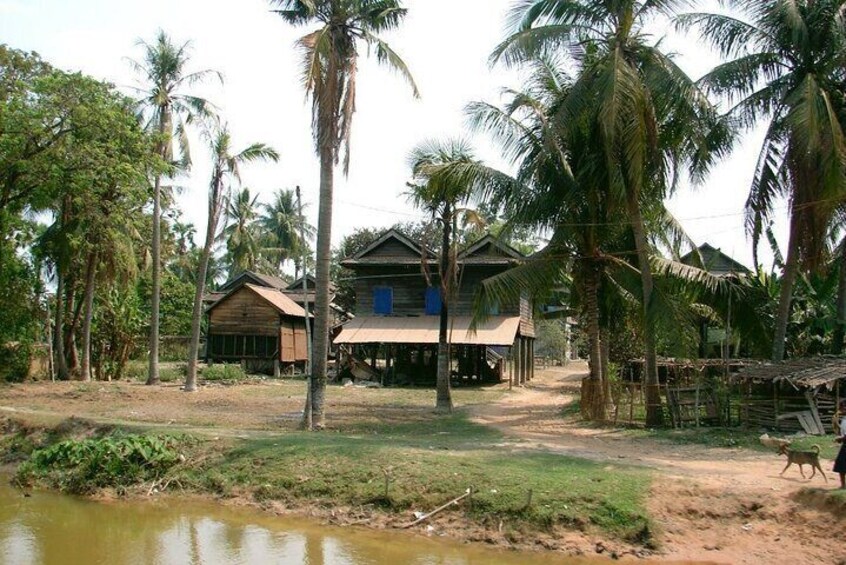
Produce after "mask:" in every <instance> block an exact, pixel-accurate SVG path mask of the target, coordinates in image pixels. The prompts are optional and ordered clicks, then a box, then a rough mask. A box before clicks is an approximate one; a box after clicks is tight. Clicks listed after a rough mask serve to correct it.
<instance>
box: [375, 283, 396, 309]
mask: <svg viewBox="0 0 846 565" xmlns="http://www.w3.org/2000/svg"><path fill="white" fill-rule="evenodd" d="M393 312H394V289H393V288H391V287H389V286H378V287H376V288H374V289H373V313H374V314H384V315H388V314H393Z"/></svg>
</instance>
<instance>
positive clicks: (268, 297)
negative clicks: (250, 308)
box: [207, 283, 306, 318]
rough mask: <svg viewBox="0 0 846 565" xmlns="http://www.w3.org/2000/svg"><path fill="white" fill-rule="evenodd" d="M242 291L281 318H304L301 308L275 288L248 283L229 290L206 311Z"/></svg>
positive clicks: (304, 314)
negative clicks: (271, 308) (264, 303)
mask: <svg viewBox="0 0 846 565" xmlns="http://www.w3.org/2000/svg"><path fill="white" fill-rule="evenodd" d="M242 291H247V292H252V293H253V294H255V295H256V296H258V297H259V298H261V299H262V300H263V301H264V302H266V303H267V304H269V305H270V306H272V307H273V308H275V309H276V311H277V312H279V313H280V314H282V315H283V316H291V317H293V318H305V316H306V313H305V310H304V309H303V307H302V306H300V305H299V304H297V303H296V302H294V301H293V300H291V299H290V298H288V297H287V296H285V294H283V293H282V292H281V291H279V290H277V289H275V288H267V287H263V286H257V285H254V284H249V283H248V284H244V285H241V286H236V287H235V288H234V289H232V290H230V291H229V292H228V293H227V294H226V296H224V297H223V298H221V299H220V300H218V301H217V302H215V303H214V304H212V305H211V306H209V307H208V309H207V311H211V310H214V309H215V308H217V307H218V306H220V305H221V304H223V303H224V302H226V301H227V300H229V298H231V297H232V296H234V295H235V294H237V293H239V292H242Z"/></svg>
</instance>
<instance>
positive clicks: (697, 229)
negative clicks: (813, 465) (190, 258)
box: [0, 0, 786, 266]
mask: <svg viewBox="0 0 846 565" xmlns="http://www.w3.org/2000/svg"><path fill="white" fill-rule="evenodd" d="M512 3H513V0H406V2H405V5H406V7H407V8H408V10H409V15H408V17H407V19H406V20H405V23H404V24H403V26H402V28H401V29H400V30H399V31H396V32H394V33H392V34H390V35H387V36H386V39H387V40H388V42H389V43H390V44H391V45H392V46H393V47H394V49H395V50H396V51H397V52H398V53H400V55H401V56H402V57H403V58H404V59H405V61H406V63H408V65H409V67H410V69H411V71H412V73H413V75H414V77H415V79H416V80H417V83H418V85H419V87H420V90H421V94H422V99H421V100H414V99H413V98H412V96H411V91H410V89H409V88H408V87H407V86H406V85H405V83H404V82H403V81H402V80H401V79H399V78H398V77H396V76H393V75H391V74H390V73H389V72H387V71H385V70H384V69H381V68H379V67H378V66H377V65H376V64H375V63H373V62H370V63H365V64H363V65H362V68H361V69H360V73H359V78H358V81H359V82H358V99H357V103H358V112H357V114H356V117H355V122H354V133H353V140H352V166H351V171H350V176H349V179H348V180H344V179H343V177H342V176H341V175H340V174H338V176H337V182H336V190H335V203H336V206H335V219H334V223H333V241H335V242H338V241H339V240H340V238H341V237H342V236H343V235H345V234H347V233H350V232H351V231H352V230H353V229H354V228H356V227H359V226H368V227H370V226H388V225H391V224H393V223H395V222H397V221H406V220H413V219H417V218H421V217H422V216H421V215H420V214H419V213H418V212H416V211H415V210H414V209H413V208H412V207H411V206H410V205H409V204H408V202H407V201H406V198H405V196H404V195H403V193H404V191H405V190H406V187H405V183H406V181H407V180H408V179H409V168H408V163H407V156H408V153H409V151H410V150H411V149H412V148H413V147H414V146H415V145H416V144H417V143H419V142H420V141H422V140H425V139H428V138H433V137H434V138H447V137H452V136H461V135H465V136H466V135H467V134H466V130H465V127H464V126H465V118H464V113H463V109H464V107H465V105H466V104H467V103H468V102H470V101H474V100H487V101H490V102H495V103H497V102H499V92H500V89H501V88H502V87H504V86H510V87H517V86H519V82H518V81H517V78H516V76H515V75H514V73H510V72H507V71H504V70H502V69H498V68H497V69H490V68H489V67H488V64H487V59H488V56H489V54H490V52H491V51H492V50H493V48H494V47H495V46H496V44H497V43H498V42H499V41H501V39H502V38H503V37H504V35H505V32H504V27H505V14H506V12H507V10H508V8H509V7H510V6H511V5H512ZM702 4H703V8H709V7H710V5H711V0H703V2H702ZM268 10H269V7H268V4H267V3H266V2H265V0H238V1H237V2H236V1H234V0H229V1H226V0H179V1H174V0H144V1H140V0H120V1H115V0H73V1H69V0H0V41H2V42H5V43H8V44H9V45H10V46H12V47H15V48H18V49H24V50H32V51H37V52H38V53H39V54H41V56H42V57H43V58H45V59H46V60H48V61H50V62H51V63H53V64H55V65H57V66H59V67H61V68H64V69H68V70H81V71H83V72H85V73H87V74H90V75H92V76H94V77H97V78H100V79H105V80H108V81H111V82H113V83H115V84H116V85H118V86H119V87H124V86H130V85H135V84H137V82H136V80H135V77H134V75H133V73H132V71H131V69H130V67H129V65H128V64H127V62H126V58H127V57H137V58H140V57H141V52H140V49H139V48H137V47H136V45H135V44H136V41H137V40H138V39H139V38H143V39H145V40H148V41H152V39H153V38H154V36H155V33H156V31H157V30H158V29H159V28H162V29H164V30H165V31H166V32H167V33H169V34H170V35H171V36H172V37H173V38H174V39H175V40H176V41H179V42H183V41H187V40H191V42H192V45H193V51H192V61H193V63H192V65H191V68H192V69H196V70H198V69H204V68H213V69H216V70H219V71H221V72H222V73H223V74H224V76H225V84H224V86H223V87H217V86H207V87H202V88H198V89H197V90H196V91H195V93H197V94H199V95H202V96H205V97H207V98H208V99H209V100H211V101H212V102H214V103H215V104H216V105H217V106H218V107H219V108H221V110H222V115H223V116H224V118H225V119H226V120H227V121H228V122H229V124H230V128H231V130H232V133H233V137H234V139H235V141H236V148H238V147H243V146H244V145H246V144H248V143H253V142H257V141H261V142H265V143H268V144H270V145H272V146H273V147H275V148H276V149H277V150H279V151H280V153H281V155H282V159H281V160H280V162H279V163H278V164H276V165H252V166H249V167H247V168H245V170H244V171H242V172H243V177H244V185H245V186H248V187H250V189H251V190H252V191H253V192H258V193H259V194H260V195H261V199H262V200H264V201H268V200H269V199H270V195H271V193H272V192H273V191H274V190H275V189H276V188H279V187H285V188H293V187H294V186H295V185H297V184H299V185H300V186H301V187H302V190H303V198H304V201H305V202H306V203H307V204H311V205H310V206H309V209H308V210H307V213H308V214H309V215H310V217H311V221H312V223H313V224H315V225H316V223H317V218H316V214H317V204H316V203H317V187H318V163H317V158H316V157H315V154H314V151H313V144H312V138H311V108H310V105H309V104H308V103H307V102H306V99H305V96H304V93H303V90H302V87H301V83H300V73H299V55H298V53H297V51H296V50H295V49H294V42H295V40H296V39H297V38H298V37H300V36H302V35H304V34H305V33H306V31H307V29H305V28H300V29H293V28H290V27H289V26H287V25H286V24H285V23H284V22H283V21H282V19H281V18H279V17H278V16H276V15H274V14H271V13H269V11H268ZM656 33H661V34H663V33H668V34H669V35H668V36H667V38H666V42H665V48H666V49H667V50H670V51H674V52H676V53H678V61H679V63H680V65H681V66H682V67H683V68H684V69H686V70H687V71H688V72H689V73H690V74H691V75H692V76H694V77H698V76H701V75H702V74H703V73H705V72H706V71H707V70H708V69H709V68H711V67H712V66H713V65H714V64H715V63H717V62H718V60H717V58H716V57H715V56H714V55H713V54H712V53H710V51H709V50H707V49H705V48H703V47H700V46H698V45H697V41H696V37H695V36H689V37H679V36H675V35H673V34H671V33H670V32H669V31H667V30H665V29H663V28H662V29H660V30H657V31H656ZM760 138H761V135H760V134H753V135H751V136H749V137H748V139H746V140H744V143H742V144H741V145H740V146H739V147H738V148H737V150H736V151H735V153H734V154H733V155H732V157H731V158H729V159H728V160H726V161H724V162H723V163H721V164H720V165H719V166H718V167H717V168H716V169H715V170H714V172H713V174H712V175H711V177H710V178H709V180H708V182H707V183H706V184H705V186H702V187H698V188H696V189H691V188H688V187H683V188H682V189H681V190H680V191H679V192H678V193H677V194H676V195H675V196H674V198H673V199H672V200H671V201H670V202H669V203H668V204H669V207H670V209H671V211H672V212H673V213H674V214H675V215H676V216H677V218H679V219H680V220H681V222H682V224H683V225H684V227H685V228H686V230H687V231H688V233H689V234H690V235H691V236H692V237H693V238H694V240H695V241H696V242H697V243H702V242H705V241H708V242H709V243H711V244H712V245H714V246H715V247H720V248H722V250H723V251H724V252H726V253H728V254H729V255H732V256H734V257H735V258H736V259H738V260H739V261H741V262H743V263H745V264H747V265H750V266H751V264H752V251H751V244H750V243H749V242H748V241H747V239H746V237H745V234H744V230H743V204H744V202H745V198H746V193H747V190H748V187H749V184H750V180H751V177H752V174H753V169H754V166H755V161H756V155H757V153H756V149H757V148H758V147H759V143H760ZM475 141H476V146H477V148H478V153H479V155H480V156H481V157H483V158H484V159H486V160H487V161H488V162H490V163H491V164H493V165H495V166H500V167H505V165H504V164H502V163H501V162H500V161H499V160H498V159H497V156H496V152H495V151H494V150H492V149H491V147H490V146H489V144H488V143H487V142H486V140H484V139H478V140H475ZM192 153H193V157H194V163H195V166H194V168H193V171H192V174H191V175H190V178H188V179H187V180H186V181H185V182H184V183H183V184H185V185H186V187H187V190H186V191H185V193H184V194H183V195H182V196H181V197H180V207H181V208H182V210H183V212H184V216H185V219H186V220H187V221H190V222H192V223H194V225H195V226H196V227H197V230H198V236H199V237H198V238H197V241H198V242H199V241H202V234H203V232H204V231H205V222H206V217H205V216H206V192H205V191H206V184H207V180H208V174H209V168H208V166H207V165H206V164H205V161H207V158H206V153H205V151H204V148H203V147H202V146H201V145H200V144H199V143H196V142H195V144H194V145H193V148H192ZM780 213H781V215H784V214H786V212H780ZM782 223H783V222H782ZM779 227H782V226H779ZM783 231H784V230H783V229H779V230H778V233H779V235H780V236H783ZM765 247H766V246H765ZM769 257H770V255H769V252H768V250H766V249H763V248H762V250H761V258H762V260H764V261H769Z"/></svg>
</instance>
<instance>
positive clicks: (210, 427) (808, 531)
mask: <svg viewBox="0 0 846 565" xmlns="http://www.w3.org/2000/svg"><path fill="white" fill-rule="evenodd" d="M584 372H585V367H584V366H583V365H571V366H570V367H568V368H566V369H551V370H547V371H539V372H538V375H537V378H536V380H535V381H533V382H532V383H531V384H530V385H529V386H527V387H525V388H521V389H515V390H513V391H510V392H508V391H507V390H506V387H505V386H498V387H490V388H485V389H462V390H456V391H454V400H455V402H456V405H457V406H459V407H465V408H467V409H468V410H469V411H470V413H471V415H472V417H473V418H474V419H475V420H476V421H477V422H479V423H482V424H485V425H489V426H493V427H495V428H497V429H499V430H500V431H501V432H502V433H503V434H504V436H505V440H504V442H503V445H502V447H503V448H504V449H511V450H514V451H515V452H519V451H523V450H532V449H543V450H548V451H554V452H559V453H562V454H566V455H572V456H577V457H584V458H588V459H592V460H595V461H600V462H609V463H613V464H614V465H620V464H630V465H638V466H643V467H647V468H649V469H652V470H654V471H655V472H656V474H657V478H656V480H655V481H654V485H655V486H654V488H653V490H652V492H651V493H650V498H649V506H650V511H651V513H652V516H653V517H654V518H655V520H656V522H657V525H658V529H659V531H658V532H657V537H658V539H659V542H660V546H661V550H662V557H663V558H664V559H668V560H673V561H680V560H690V561H703V562H713V563H750V564H751V563H773V564H775V563H791V564H806V563H807V564H811V563H813V564H817V563H823V564H840V563H844V564H846V536H844V532H846V519H844V518H843V517H842V516H841V517H840V518H837V517H836V516H835V515H833V514H832V513H831V512H829V511H826V510H824V509H822V507H821V504H820V500H819V499H820V498H821V496H815V495H813V494H810V495H809V494H806V493H800V491H801V490H802V489H803V487H807V486H813V487H820V488H834V487H835V484H836V478H835V477H834V476H831V475H832V474H831V473H828V474H829V483H828V484H827V485H826V484H825V483H824V482H823V480H822V479H821V478H820V477H819V475H818V476H817V477H815V478H814V479H813V480H812V481H810V480H805V481H803V480H802V479H801V478H800V476H799V473H798V471H797V470H795V468H794V469H791V470H789V471H788V472H787V473H786V474H785V477H783V478H782V477H780V476H779V473H780V471H781V469H782V468H783V466H784V459H783V458H778V457H777V456H776V455H774V454H766V453H758V452H753V451H750V450H741V449H736V450H732V449H717V448H709V447H700V446H690V445H675V444H669V443H664V442H660V441H655V440H651V439H643V438H639V439H636V440H633V439H631V437H630V436H629V435H627V434H626V433H625V432H623V431H622V430H613V429H608V428H590V427H584V426H583V425H580V424H579V422H578V421H577V420H576V419H568V418H563V417H562V416H561V413H562V408H563V407H564V406H565V405H566V404H568V403H570V402H572V400H573V399H574V395H575V394H577V393H578V385H579V381H580V379H581V377H582V376H583V374H584ZM303 389H304V386H303V383H301V382H282V383H280V382H257V383H252V384H242V385H239V386H234V387H228V386H209V387H204V388H203V389H202V391H201V392H200V393H198V394H186V393H184V392H181V391H180V390H179V386H178V385H176V384H172V385H165V386H162V387H155V388H149V387H145V386H143V385H142V384H139V383H87V384H83V383H32V384H26V385H15V386H9V387H3V388H2V389H0V415H6V416H11V417H14V416H15V414H19V415H26V416H27V417H28V418H30V419H32V418H42V419H44V420H45V421H57V420H60V419H63V418H66V417H68V416H71V415H75V416H79V417H84V418H88V419H93V420H95V421H99V422H103V423H115V424H126V423H133V422H136V423H142V424H154V425H166V426H172V427H174V428H177V429H180V430H185V431H200V432H203V433H213V434H216V435H221V436H234V437H245V436H250V435H254V434H260V435H265V434H272V433H279V432H280V431H282V432H284V431H285V430H293V429H295V428H296V426H297V424H298V421H299V416H300V411H301V409H302V403H303V392H304V390H303ZM327 398H328V400H327V402H328V418H329V425H330V428H334V429H338V430H344V431H354V430H356V429H357V428H358V427H360V426H366V425H367V424H368V423H381V424H384V423H390V422H392V421H396V422H404V423H407V422H409V421H418V420H419V421H420V422H421V423H422V422H424V421H426V420H427V419H428V418H431V415H432V408H431V403H432V400H433V398H434V393H433V391H425V390H372V389H359V388H349V389H344V388H341V387H330V388H329V390H328V397H327ZM824 468H825V469H826V471H827V472H828V469H830V468H831V464H830V462H824ZM481 541H484V540H481ZM546 542H548V543H549V544H550V548H552V546H555V547H562V546H561V544H562V543H565V542H566V540H565V539H557V540H546ZM584 542H585V540H581V539H580V540H577V541H574V542H573V543H574V544H576V545H584ZM565 546H566V543H565Z"/></svg>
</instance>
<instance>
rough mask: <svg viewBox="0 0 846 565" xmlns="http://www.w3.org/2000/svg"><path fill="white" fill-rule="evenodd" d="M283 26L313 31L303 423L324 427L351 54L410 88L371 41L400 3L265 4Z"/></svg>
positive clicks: (306, 80)
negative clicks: (314, 187)
mask: <svg viewBox="0 0 846 565" xmlns="http://www.w3.org/2000/svg"><path fill="white" fill-rule="evenodd" d="M269 2H270V4H271V5H272V6H275V7H277V8H278V10H275V11H276V13H278V14H279V15H280V16H282V18H283V19H284V20H285V21H286V22H287V23H289V24H291V25H294V26H305V25H311V24H317V25H318V26H319V28H318V29H317V30H315V31H313V32H311V33H309V34H307V35H305V36H304V37H302V38H300V40H299V41H298V44H299V47H300V49H301V50H302V52H303V85H304V87H305V90H306V93H307V94H308V95H310V96H311V99H312V123H313V133H314V140H315V147H316V151H317V154H318V156H319V158H320V198H319V209H318V222H317V249H316V256H317V261H316V269H315V279H316V280H315V283H316V289H315V320H314V331H315V334H314V360H315V362H314V366H313V373H314V374H313V376H312V379H311V393H310V394H309V395H308V401H307V402H308V406H306V410H305V414H306V418H305V419H304V421H308V415H312V416H313V418H312V420H311V422H312V424H311V425H312V427H313V428H316V429H321V428H323V426H324V398H325V392H326V359H327V354H328V348H329V269H330V263H331V257H332V250H331V236H332V193H333V187H334V173H335V167H336V166H337V165H338V163H339V161H340V157H341V154H342V153H343V154H344V173H345V174H346V173H348V172H349V164H350V138H351V134H352V121H353V115H354V114H355V98H356V77H357V74H358V58H359V53H358V49H359V47H360V46H361V45H362V44H363V45H366V46H367V50H368V53H374V54H375V55H376V60H377V61H378V62H380V63H383V64H385V65H387V66H388V67H390V68H391V69H393V70H395V71H397V72H398V73H399V74H400V75H401V76H402V77H403V78H405V79H406V80H407V81H408V83H409V84H410V85H411V88H412V90H413V92H414V95H415V96H418V95H419V94H418V91H417V86H416V85H415V83H414V80H413V79H412V77H411V74H410V72H409V70H408V67H407V66H406V64H405V63H404V62H403V60H402V59H401V58H400V57H399V55H397V54H396V53H395V52H394V51H393V49H391V47H390V46H389V45H388V44H387V43H386V42H385V41H383V40H382V39H380V38H379V37H378V34H380V33H383V32H387V31H390V30H392V29H395V28H397V27H398V26H399V24H400V23H401V22H402V20H403V19H404V18H405V15H406V10H405V8H402V4H401V2H400V0H269Z"/></svg>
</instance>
